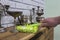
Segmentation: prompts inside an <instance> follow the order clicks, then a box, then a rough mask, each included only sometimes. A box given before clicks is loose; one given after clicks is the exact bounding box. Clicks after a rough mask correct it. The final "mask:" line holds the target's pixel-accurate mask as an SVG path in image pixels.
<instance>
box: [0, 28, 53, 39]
mask: <svg viewBox="0 0 60 40" xmlns="http://www.w3.org/2000/svg"><path fill="white" fill-rule="evenodd" d="M7 29H10V28H7ZM0 40H53V28H50V29H46V28H42V29H40V31H39V32H38V33H36V34H33V33H21V32H18V33H11V32H9V31H7V32H5V33H0Z"/></svg>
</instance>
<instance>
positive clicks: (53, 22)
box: [41, 17, 58, 27]
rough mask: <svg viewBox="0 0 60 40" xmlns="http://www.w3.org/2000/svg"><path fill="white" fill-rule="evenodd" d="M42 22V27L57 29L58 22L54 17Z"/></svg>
mask: <svg viewBox="0 0 60 40" xmlns="http://www.w3.org/2000/svg"><path fill="white" fill-rule="evenodd" d="M41 22H42V24H41V27H55V26H57V25H58V22H57V20H56V18H54V17H52V18H46V19H44V20H41Z"/></svg>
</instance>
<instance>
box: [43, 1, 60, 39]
mask: <svg viewBox="0 0 60 40" xmlns="http://www.w3.org/2000/svg"><path fill="white" fill-rule="evenodd" d="M43 16H45V17H46V18H48V17H56V16H60V0H45V15H43ZM54 40H60V25H58V26H57V27H55V29H54Z"/></svg>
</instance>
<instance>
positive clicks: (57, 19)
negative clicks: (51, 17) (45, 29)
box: [55, 16, 60, 24]
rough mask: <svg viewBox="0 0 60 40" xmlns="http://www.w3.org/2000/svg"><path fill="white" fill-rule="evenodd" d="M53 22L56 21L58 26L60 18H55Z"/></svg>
mask: <svg viewBox="0 0 60 40" xmlns="http://www.w3.org/2000/svg"><path fill="white" fill-rule="evenodd" d="M55 20H56V21H57V23H58V24H60V16H58V17H55Z"/></svg>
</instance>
